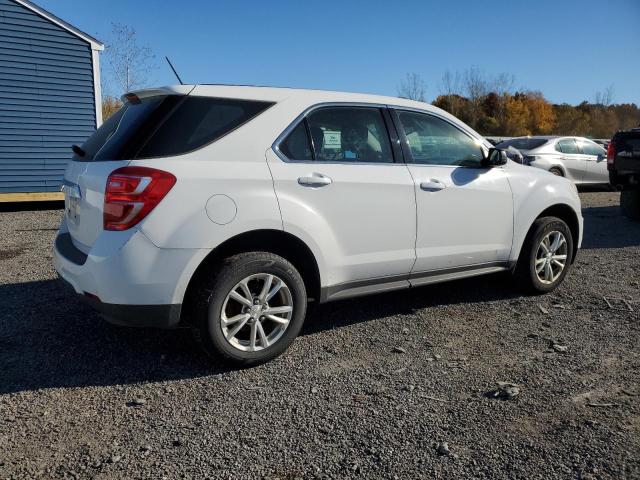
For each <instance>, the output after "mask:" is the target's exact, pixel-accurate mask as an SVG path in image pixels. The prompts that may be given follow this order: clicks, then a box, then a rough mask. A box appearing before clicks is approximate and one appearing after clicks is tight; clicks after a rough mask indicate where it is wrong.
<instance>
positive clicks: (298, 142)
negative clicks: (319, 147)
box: [278, 122, 313, 160]
mask: <svg viewBox="0 0 640 480" xmlns="http://www.w3.org/2000/svg"><path fill="white" fill-rule="evenodd" d="M278 148H279V149H280V151H281V152H282V153H283V155H284V156H285V157H287V158H289V159H291V160H313V157H312V154H311V146H310V145H309V137H308V136H307V128H306V126H305V124H304V122H300V123H299V124H298V126H297V127H296V128H294V129H293V131H292V132H291V133H290V134H289V136H287V138H286V139H285V140H284V141H283V142H282V143H281V144H280V146H279V147H278Z"/></svg>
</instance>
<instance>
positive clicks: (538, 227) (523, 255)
mask: <svg viewBox="0 0 640 480" xmlns="http://www.w3.org/2000/svg"><path fill="white" fill-rule="evenodd" d="M553 231H558V232H560V233H562V234H563V235H564V237H565V239H566V255H567V257H566V262H565V266H564V269H563V270H562V272H561V273H560V275H559V276H558V277H557V278H556V279H555V280H554V281H553V282H552V283H543V281H541V280H540V278H538V274H537V273H536V267H535V265H536V255H537V252H538V249H539V247H540V244H541V242H542V240H543V239H544V238H545V237H546V236H547V235H548V234H549V233H551V232H553ZM572 258H573V235H572V234H571V229H570V228H569V227H568V225H567V224H566V223H565V222H564V221H563V220H561V219H559V218H557V217H542V218H538V219H537V220H536V221H535V222H534V223H533V225H532V226H531V228H530V229H529V233H527V237H526V238H525V241H524V244H523V245H522V250H521V251H520V257H519V258H518V264H517V266H516V270H515V276H516V279H517V281H518V284H519V286H520V287H521V288H522V289H523V290H525V291H527V292H529V293H548V292H551V291H553V290H555V289H556V288H557V287H558V285H560V284H561V283H562V281H563V280H564V278H565V277H566V275H567V273H568V272H569V268H570V267H571V259H572Z"/></svg>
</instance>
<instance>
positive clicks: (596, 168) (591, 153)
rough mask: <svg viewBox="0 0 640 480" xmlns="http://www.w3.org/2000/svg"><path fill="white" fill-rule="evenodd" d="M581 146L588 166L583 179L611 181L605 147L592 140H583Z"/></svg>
mask: <svg viewBox="0 0 640 480" xmlns="http://www.w3.org/2000/svg"><path fill="white" fill-rule="evenodd" d="M579 147H580V150H581V151H582V155H583V156H584V159H585V162H586V167H587V168H586V171H585V174H584V177H583V181H584V182H588V183H609V171H608V170H607V152H606V151H605V149H604V148H602V147H601V146H600V145H598V144H597V143H595V142H592V141H591V140H582V141H581V142H579Z"/></svg>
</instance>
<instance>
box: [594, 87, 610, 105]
mask: <svg viewBox="0 0 640 480" xmlns="http://www.w3.org/2000/svg"><path fill="white" fill-rule="evenodd" d="M594 100H595V101H594V103H595V104H596V105H600V106H602V107H605V108H606V107H608V106H609V105H611V103H612V102H613V85H609V86H608V87H607V88H605V89H604V91H602V92H601V91H597V92H596V93H595V95H594Z"/></svg>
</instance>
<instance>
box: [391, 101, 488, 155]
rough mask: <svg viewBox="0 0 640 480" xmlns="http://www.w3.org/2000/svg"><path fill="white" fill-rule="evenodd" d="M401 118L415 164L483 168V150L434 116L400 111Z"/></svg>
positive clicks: (471, 139) (467, 137)
mask: <svg viewBox="0 0 640 480" xmlns="http://www.w3.org/2000/svg"><path fill="white" fill-rule="evenodd" d="M398 118H399V119H400V124H401V126H402V128H403V129H404V132H405V136H406V137H407V143H408V144H409V149H410V150H411V155H412V156H413V161H414V162H415V163H419V164H424V165H458V166H462V167H481V166H482V160H483V158H484V152H483V151H482V148H481V146H480V145H479V144H478V142H476V140H474V139H473V138H471V137H470V136H469V135H467V134H465V133H464V132H462V131H461V130H459V129H457V128H456V127H454V126H453V125H451V124H450V123H449V122H446V121H444V120H442V119H440V118H438V117H435V116H433V115H428V114H424V113H416V112H407V111H399V112H398Z"/></svg>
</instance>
